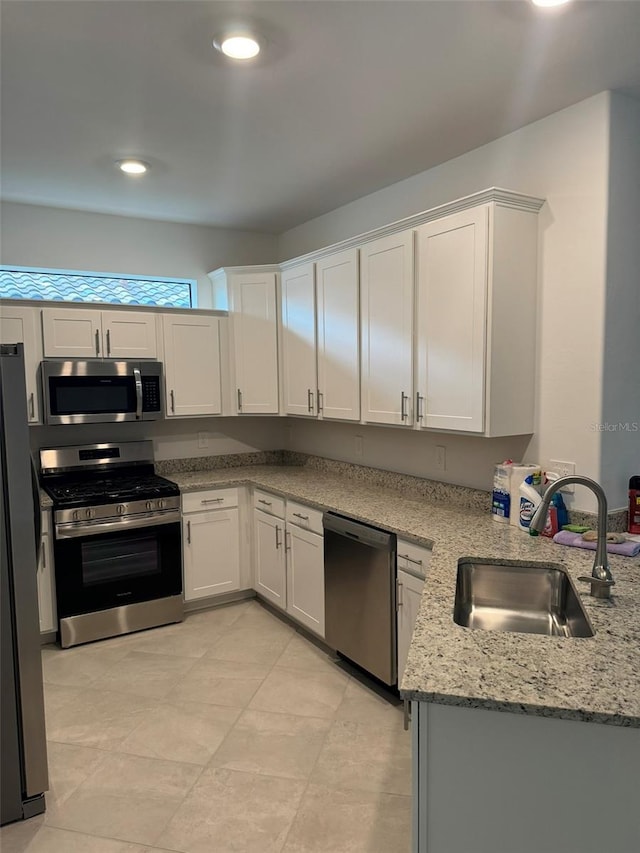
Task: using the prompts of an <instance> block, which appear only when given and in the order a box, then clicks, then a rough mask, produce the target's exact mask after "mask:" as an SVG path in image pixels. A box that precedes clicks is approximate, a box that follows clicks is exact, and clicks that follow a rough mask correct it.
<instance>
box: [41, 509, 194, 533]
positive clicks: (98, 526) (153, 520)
mask: <svg viewBox="0 0 640 853" xmlns="http://www.w3.org/2000/svg"><path fill="white" fill-rule="evenodd" d="M179 521H180V510H171V511H170V512H164V513H162V514H160V515H158V514H153V515H138V516H136V517H135V518H126V517H125V518H119V519H117V520H113V519H112V520H109V521H77V522H73V523H72V524H56V539H78V538H79V537H81V536H99V535H100V534H101V533H113V532H117V531H119V530H120V531H122V532H125V531H128V530H136V529H137V528H139V527H159V526H160V525H162V524H174V523H176V522H179Z"/></svg>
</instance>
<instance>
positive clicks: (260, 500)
mask: <svg viewBox="0 0 640 853" xmlns="http://www.w3.org/2000/svg"><path fill="white" fill-rule="evenodd" d="M258 503H259V504H264V505H265V506H271V501H265V500H264V498H258Z"/></svg>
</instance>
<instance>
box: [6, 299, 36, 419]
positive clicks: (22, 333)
mask: <svg viewBox="0 0 640 853" xmlns="http://www.w3.org/2000/svg"><path fill="white" fill-rule="evenodd" d="M0 343H2V344H24V371H25V380H26V385H27V417H28V419H29V423H30V424H37V423H40V420H41V418H40V393H39V384H38V370H39V367H40V361H41V359H42V335H41V333H40V311H39V309H37V308H22V307H14V306H12V305H7V306H5V305H1V306H0Z"/></svg>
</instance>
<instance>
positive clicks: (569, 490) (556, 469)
mask: <svg viewBox="0 0 640 853" xmlns="http://www.w3.org/2000/svg"><path fill="white" fill-rule="evenodd" d="M548 470H549V471H553V473H554V474H557V475H558V477H570V476H571V475H572V474H575V473H576V463H575V462H563V461H561V460H560V459H550V460H549V468H548ZM575 490H576V489H575V486H573V485H571V486H565V487H564V488H563V489H560V491H561V492H564V493H565V494H566V495H572V494H574V492H575Z"/></svg>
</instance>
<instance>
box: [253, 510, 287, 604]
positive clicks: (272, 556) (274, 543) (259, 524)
mask: <svg viewBox="0 0 640 853" xmlns="http://www.w3.org/2000/svg"><path fill="white" fill-rule="evenodd" d="M253 525H254V526H253V544H254V555H255V586H256V591H257V592H259V593H260V594H261V595H263V596H264V597H265V598H266V599H268V600H269V601H271V602H272V603H273V604H275V605H276V606H277V607H280V608H282V609H283V610H285V609H286V606H287V588H286V563H285V550H284V522H283V521H281V520H280V519H279V518H274V517H273V516H271V515H267V514H266V513H264V512H261V511H260V510H254V513H253Z"/></svg>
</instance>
